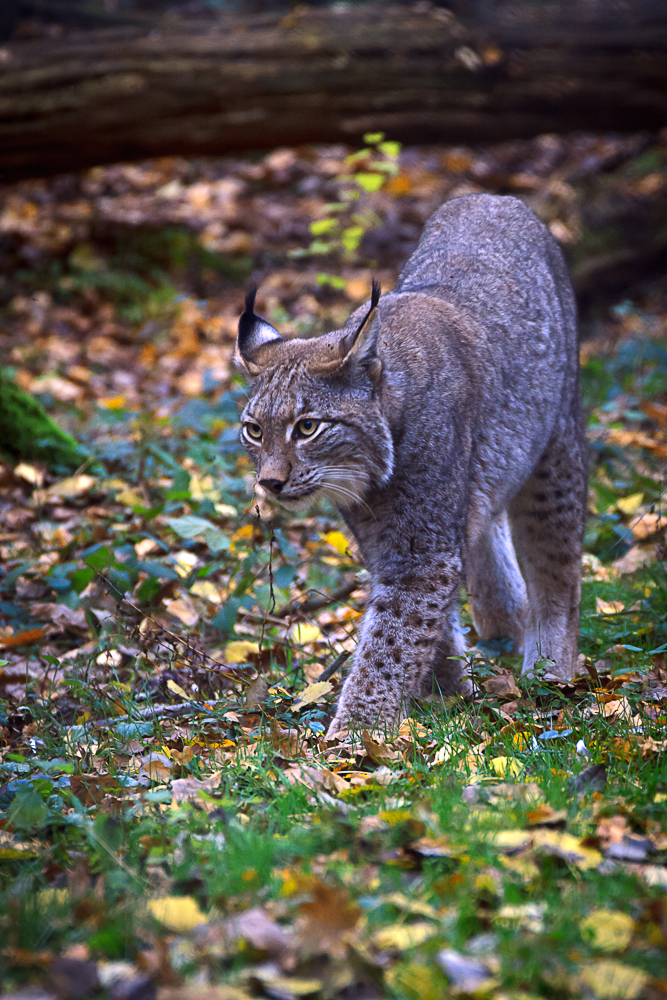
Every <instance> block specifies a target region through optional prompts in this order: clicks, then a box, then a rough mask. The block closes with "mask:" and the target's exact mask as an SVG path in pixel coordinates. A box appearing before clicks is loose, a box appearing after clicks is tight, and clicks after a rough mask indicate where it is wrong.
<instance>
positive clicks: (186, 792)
mask: <svg viewBox="0 0 667 1000" xmlns="http://www.w3.org/2000/svg"><path fill="white" fill-rule="evenodd" d="M172 752H173V751H172ZM220 778H221V772H220V771H218V772H216V773H215V774H211V775H209V777H208V778H204V779H203V780H200V779H199V778H176V779H175V780H174V781H172V783H171V794H172V802H173V803H174V804H175V805H180V804H181V803H183V802H196V803H197V804H198V805H200V806H202V807H203V809H204V810H205V811H206V812H211V811H212V810H213V809H216V808H217V807H218V804H219V803H217V802H215V801H211V800H210V799H207V798H205V796H209V795H210V794H211V792H214V791H215V789H216V788H218V786H219V785H220Z"/></svg>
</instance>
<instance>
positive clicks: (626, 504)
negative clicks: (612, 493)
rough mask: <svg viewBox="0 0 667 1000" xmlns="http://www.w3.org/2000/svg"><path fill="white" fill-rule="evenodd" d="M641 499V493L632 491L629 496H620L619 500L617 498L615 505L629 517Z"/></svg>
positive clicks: (642, 497)
mask: <svg viewBox="0 0 667 1000" xmlns="http://www.w3.org/2000/svg"><path fill="white" fill-rule="evenodd" d="M643 499H644V494H643V493H632V494H631V495H630V496H629V497H621V499H620V500H617V501H616V506H617V507H618V509H619V510H620V511H622V512H623V514H627V516H628V517H631V516H632V514H634V513H635V511H636V510H637V508H638V507H640V506H641V503H642V500H643Z"/></svg>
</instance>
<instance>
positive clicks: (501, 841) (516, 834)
mask: <svg viewBox="0 0 667 1000" xmlns="http://www.w3.org/2000/svg"><path fill="white" fill-rule="evenodd" d="M486 839H487V840H488V841H489V842H490V843H491V844H493V846H494V847H497V848H498V850H500V851H514V850H517V849H518V848H519V847H525V846H526V844H527V843H528V842H529V841H530V833H528V832H527V831H526V830H498V831H497V832H496V833H491V834H489V835H488V836H487V838H486Z"/></svg>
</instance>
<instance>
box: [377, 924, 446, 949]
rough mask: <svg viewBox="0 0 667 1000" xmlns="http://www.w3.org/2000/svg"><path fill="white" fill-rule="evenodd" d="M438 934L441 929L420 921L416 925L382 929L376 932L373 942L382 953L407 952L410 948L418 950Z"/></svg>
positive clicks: (393, 926) (395, 925) (398, 925)
mask: <svg viewBox="0 0 667 1000" xmlns="http://www.w3.org/2000/svg"><path fill="white" fill-rule="evenodd" d="M438 933H439V928H437V927H434V926H433V924H428V923H426V921H424V920H420V921H417V922H416V923H414V924H393V925H392V926H391V927H381V928H380V930H379V931H375V933H374V934H373V936H372V938H371V940H372V942H373V944H374V945H375V946H376V948H379V949H380V951H407V949H408V948H417V947H418V946H419V945H420V944H423V943H424V941H428V939H429V938H432V937H434V936H435V935H436V934H438Z"/></svg>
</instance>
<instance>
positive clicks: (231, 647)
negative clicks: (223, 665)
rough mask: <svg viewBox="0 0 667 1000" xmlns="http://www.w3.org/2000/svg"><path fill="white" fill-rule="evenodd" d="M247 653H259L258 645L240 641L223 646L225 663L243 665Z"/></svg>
mask: <svg viewBox="0 0 667 1000" xmlns="http://www.w3.org/2000/svg"><path fill="white" fill-rule="evenodd" d="M249 653H259V643H257V642H248V641H247V640H245V639H241V640H239V641H238V642H228V643H227V645H226V646H225V660H226V661H227V663H245V661H246V660H247V658H248V654H249Z"/></svg>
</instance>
